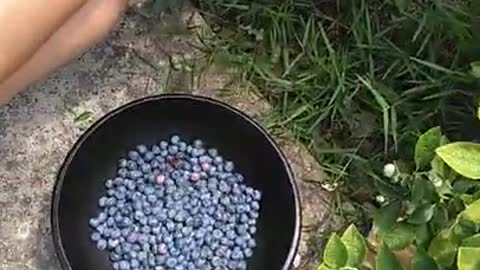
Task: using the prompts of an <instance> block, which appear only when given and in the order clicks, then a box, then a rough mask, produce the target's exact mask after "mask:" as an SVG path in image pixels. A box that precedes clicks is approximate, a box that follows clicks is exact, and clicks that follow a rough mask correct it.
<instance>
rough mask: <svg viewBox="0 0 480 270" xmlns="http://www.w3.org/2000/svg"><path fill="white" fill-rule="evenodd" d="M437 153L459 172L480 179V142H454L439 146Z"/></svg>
mask: <svg viewBox="0 0 480 270" xmlns="http://www.w3.org/2000/svg"><path fill="white" fill-rule="evenodd" d="M436 153H437V155H438V156H440V158H441V159H442V160H443V161H444V162H445V163H447V164H448V166H450V167H451V168H452V169H453V170H455V171H456V172H457V173H458V174H460V175H462V176H464V177H467V178H470V179H480V166H479V164H480V144H476V143H470V142H454V143H450V144H447V145H444V146H442V147H439V148H437V149H436Z"/></svg>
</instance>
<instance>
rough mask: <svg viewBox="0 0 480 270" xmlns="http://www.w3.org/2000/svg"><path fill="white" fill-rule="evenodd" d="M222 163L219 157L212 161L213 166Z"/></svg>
mask: <svg viewBox="0 0 480 270" xmlns="http://www.w3.org/2000/svg"><path fill="white" fill-rule="evenodd" d="M222 163H223V158H222V157H221V156H216V157H215V158H214V159H213V164H215V165H220V164H222Z"/></svg>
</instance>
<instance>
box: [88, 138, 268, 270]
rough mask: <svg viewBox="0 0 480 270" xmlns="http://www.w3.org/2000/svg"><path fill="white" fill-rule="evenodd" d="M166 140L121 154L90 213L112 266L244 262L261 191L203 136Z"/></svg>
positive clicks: (145, 269) (242, 265)
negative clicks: (190, 140)
mask: <svg viewBox="0 0 480 270" xmlns="http://www.w3.org/2000/svg"><path fill="white" fill-rule="evenodd" d="M169 142H170V143H169ZM169 142H167V141H162V142H160V144H159V145H153V146H146V145H138V146H137V147H136V148H135V150H134V151H130V152H128V158H126V159H121V160H119V161H118V169H117V175H116V176H115V178H114V179H113V180H112V179H107V180H106V181H105V188H106V189H107V190H106V195H105V196H103V197H101V198H100V199H99V200H98V206H99V208H100V211H99V214H98V215H97V216H96V217H94V218H92V219H91V220H90V221H89V223H90V224H89V225H90V226H91V228H92V234H91V236H90V237H91V239H92V241H93V242H94V243H95V245H96V246H97V248H98V249H100V250H107V252H108V253H109V258H110V261H111V262H112V267H113V269H115V270H120V269H126V270H166V269H174V270H177V269H178V270H181V269H183V270H189V269H195V270H198V269H212V270H217V269H222V270H234V269H237V270H238V269H240V270H243V269H246V265H247V264H246V259H248V258H250V257H251V256H252V255H253V249H254V248H255V246H256V242H255V239H254V238H253V236H254V235H255V233H256V230H257V229H256V226H255V225H256V223H257V219H258V217H259V211H260V200H261V197H262V196H261V192H260V191H257V190H255V189H253V188H251V187H247V186H246V185H245V184H243V182H244V179H243V176H242V175H241V174H239V173H237V172H235V166H234V164H233V162H231V161H225V160H224V159H223V157H222V156H220V155H219V153H218V150H216V149H214V148H209V149H208V150H206V148H204V143H203V142H202V141H200V140H196V141H195V142H193V144H187V143H186V142H184V141H182V140H181V138H180V136H178V135H174V136H172V137H170V138H169ZM160 175H161V176H163V177H164V180H162V179H160V180H158V179H157V177H158V176H160ZM157 180H158V181H157ZM168 264H170V266H169V265H168Z"/></svg>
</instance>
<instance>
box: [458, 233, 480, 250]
mask: <svg viewBox="0 0 480 270" xmlns="http://www.w3.org/2000/svg"><path fill="white" fill-rule="evenodd" d="M462 247H480V233H478V234H475V235H472V236H470V237H468V238H465V239H463V241H462Z"/></svg>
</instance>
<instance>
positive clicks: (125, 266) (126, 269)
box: [119, 261, 130, 270]
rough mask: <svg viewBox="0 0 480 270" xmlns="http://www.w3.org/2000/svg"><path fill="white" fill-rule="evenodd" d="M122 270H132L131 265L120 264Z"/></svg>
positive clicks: (124, 262)
mask: <svg viewBox="0 0 480 270" xmlns="http://www.w3.org/2000/svg"><path fill="white" fill-rule="evenodd" d="M119 266H120V268H119V269H120V270H130V263H129V262H128V261H120V262H119Z"/></svg>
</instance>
